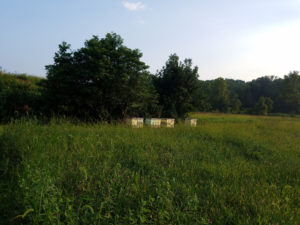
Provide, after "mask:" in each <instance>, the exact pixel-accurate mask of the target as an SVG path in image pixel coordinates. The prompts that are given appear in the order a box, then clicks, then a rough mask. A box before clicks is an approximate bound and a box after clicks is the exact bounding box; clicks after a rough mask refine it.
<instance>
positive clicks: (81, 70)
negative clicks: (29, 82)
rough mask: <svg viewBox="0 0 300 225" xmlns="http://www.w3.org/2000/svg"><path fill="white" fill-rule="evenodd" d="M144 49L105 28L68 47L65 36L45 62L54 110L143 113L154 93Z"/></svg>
mask: <svg viewBox="0 0 300 225" xmlns="http://www.w3.org/2000/svg"><path fill="white" fill-rule="evenodd" d="M141 57H142V53H141V52H140V51H139V50H137V49H134V50H132V49H129V48H127V47H126V46H124V45H123V40H122V38H121V37H120V36H119V35H117V34H115V33H109V34H107V35H106V37H105V38H102V39H99V38H98V37H97V36H94V37H93V38H91V39H90V40H87V41H86V42H85V44H84V47H83V48H81V49H79V50H77V51H71V50H70V45H68V44H67V43H65V42H63V43H62V44H61V45H59V51H58V52H57V53H55V57H54V64H52V65H48V66H46V70H47V78H48V79H47V81H46V82H45V88H46V96H47V98H48V102H49V103H50V105H49V108H51V109H52V110H53V111H54V113H56V114H63V115H67V116H74V117H77V118H82V119H104V120H110V119H120V118H124V117H126V116H132V115H141V114H145V113H146V110H147V108H148V107H149V105H152V107H153V105H155V104H156V98H157V96H156V93H155V89H154V87H153V85H152V82H151V77H150V74H149V72H148V71H147V69H148V66H147V65H146V64H145V63H144V62H142V61H141Z"/></svg>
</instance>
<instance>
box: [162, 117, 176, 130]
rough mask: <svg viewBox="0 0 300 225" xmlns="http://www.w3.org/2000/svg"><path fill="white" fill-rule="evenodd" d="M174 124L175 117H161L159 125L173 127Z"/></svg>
mask: <svg viewBox="0 0 300 225" xmlns="http://www.w3.org/2000/svg"><path fill="white" fill-rule="evenodd" d="M174 125H175V119H172V118H162V119H161V126H164V127H170V128H172V127H174Z"/></svg>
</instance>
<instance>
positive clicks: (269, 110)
mask: <svg viewBox="0 0 300 225" xmlns="http://www.w3.org/2000/svg"><path fill="white" fill-rule="evenodd" d="M273 103H274V102H273V100H272V99H271V98H269V97H265V104H266V105H267V106H268V113H270V112H272V110H273Z"/></svg>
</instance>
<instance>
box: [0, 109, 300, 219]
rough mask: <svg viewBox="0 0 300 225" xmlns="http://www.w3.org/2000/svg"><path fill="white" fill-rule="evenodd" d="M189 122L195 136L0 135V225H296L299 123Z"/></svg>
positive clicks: (28, 126) (72, 129) (85, 128)
mask: <svg viewBox="0 0 300 225" xmlns="http://www.w3.org/2000/svg"><path fill="white" fill-rule="evenodd" d="M192 116H194V117H197V118H198V122H199V124H198V126H197V127H196V128H192V127H185V126H183V125H177V126H176V127H175V128H174V129H168V128H159V129H151V128H142V129H132V128H129V127H126V126H124V125H116V126H113V125H105V124H97V125H88V124H77V125H74V124H70V123H67V122H62V123H56V122H53V123H51V124H48V125H40V124H38V122H36V121H32V122H21V123H16V124H11V125H9V126H6V127H5V128H4V132H2V135H1V138H0V149H1V168H0V169H1V180H0V190H1V193H0V202H2V203H4V204H1V205H0V210H1V212H2V218H1V219H0V221H2V222H3V224H8V223H12V224H299V221H300V217H299V215H300V213H299V209H300V199H299V196H300V119H298V118H283V117H255V116H242V115H225V114H193V115H192ZM0 223H1V222H0Z"/></svg>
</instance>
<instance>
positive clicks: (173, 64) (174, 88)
mask: <svg viewBox="0 0 300 225" xmlns="http://www.w3.org/2000/svg"><path fill="white" fill-rule="evenodd" d="M197 78H198V67H197V66H196V67H193V66H192V60H191V59H185V60H184V61H183V62H181V61H179V57H178V56H177V55H176V54H173V55H171V56H170V57H169V59H168V61H167V62H166V65H165V66H164V67H163V68H162V69H161V70H160V71H159V72H158V74H157V77H156V79H154V84H155V87H156V89H157V92H158V94H159V103H160V105H161V106H162V109H163V111H162V115H163V116H164V117H174V118H182V117H184V116H185V115H186V113H187V112H189V111H190V110H191V109H192V108H193V106H192V101H193V95H194V93H195V91H196V89H197Z"/></svg>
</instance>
